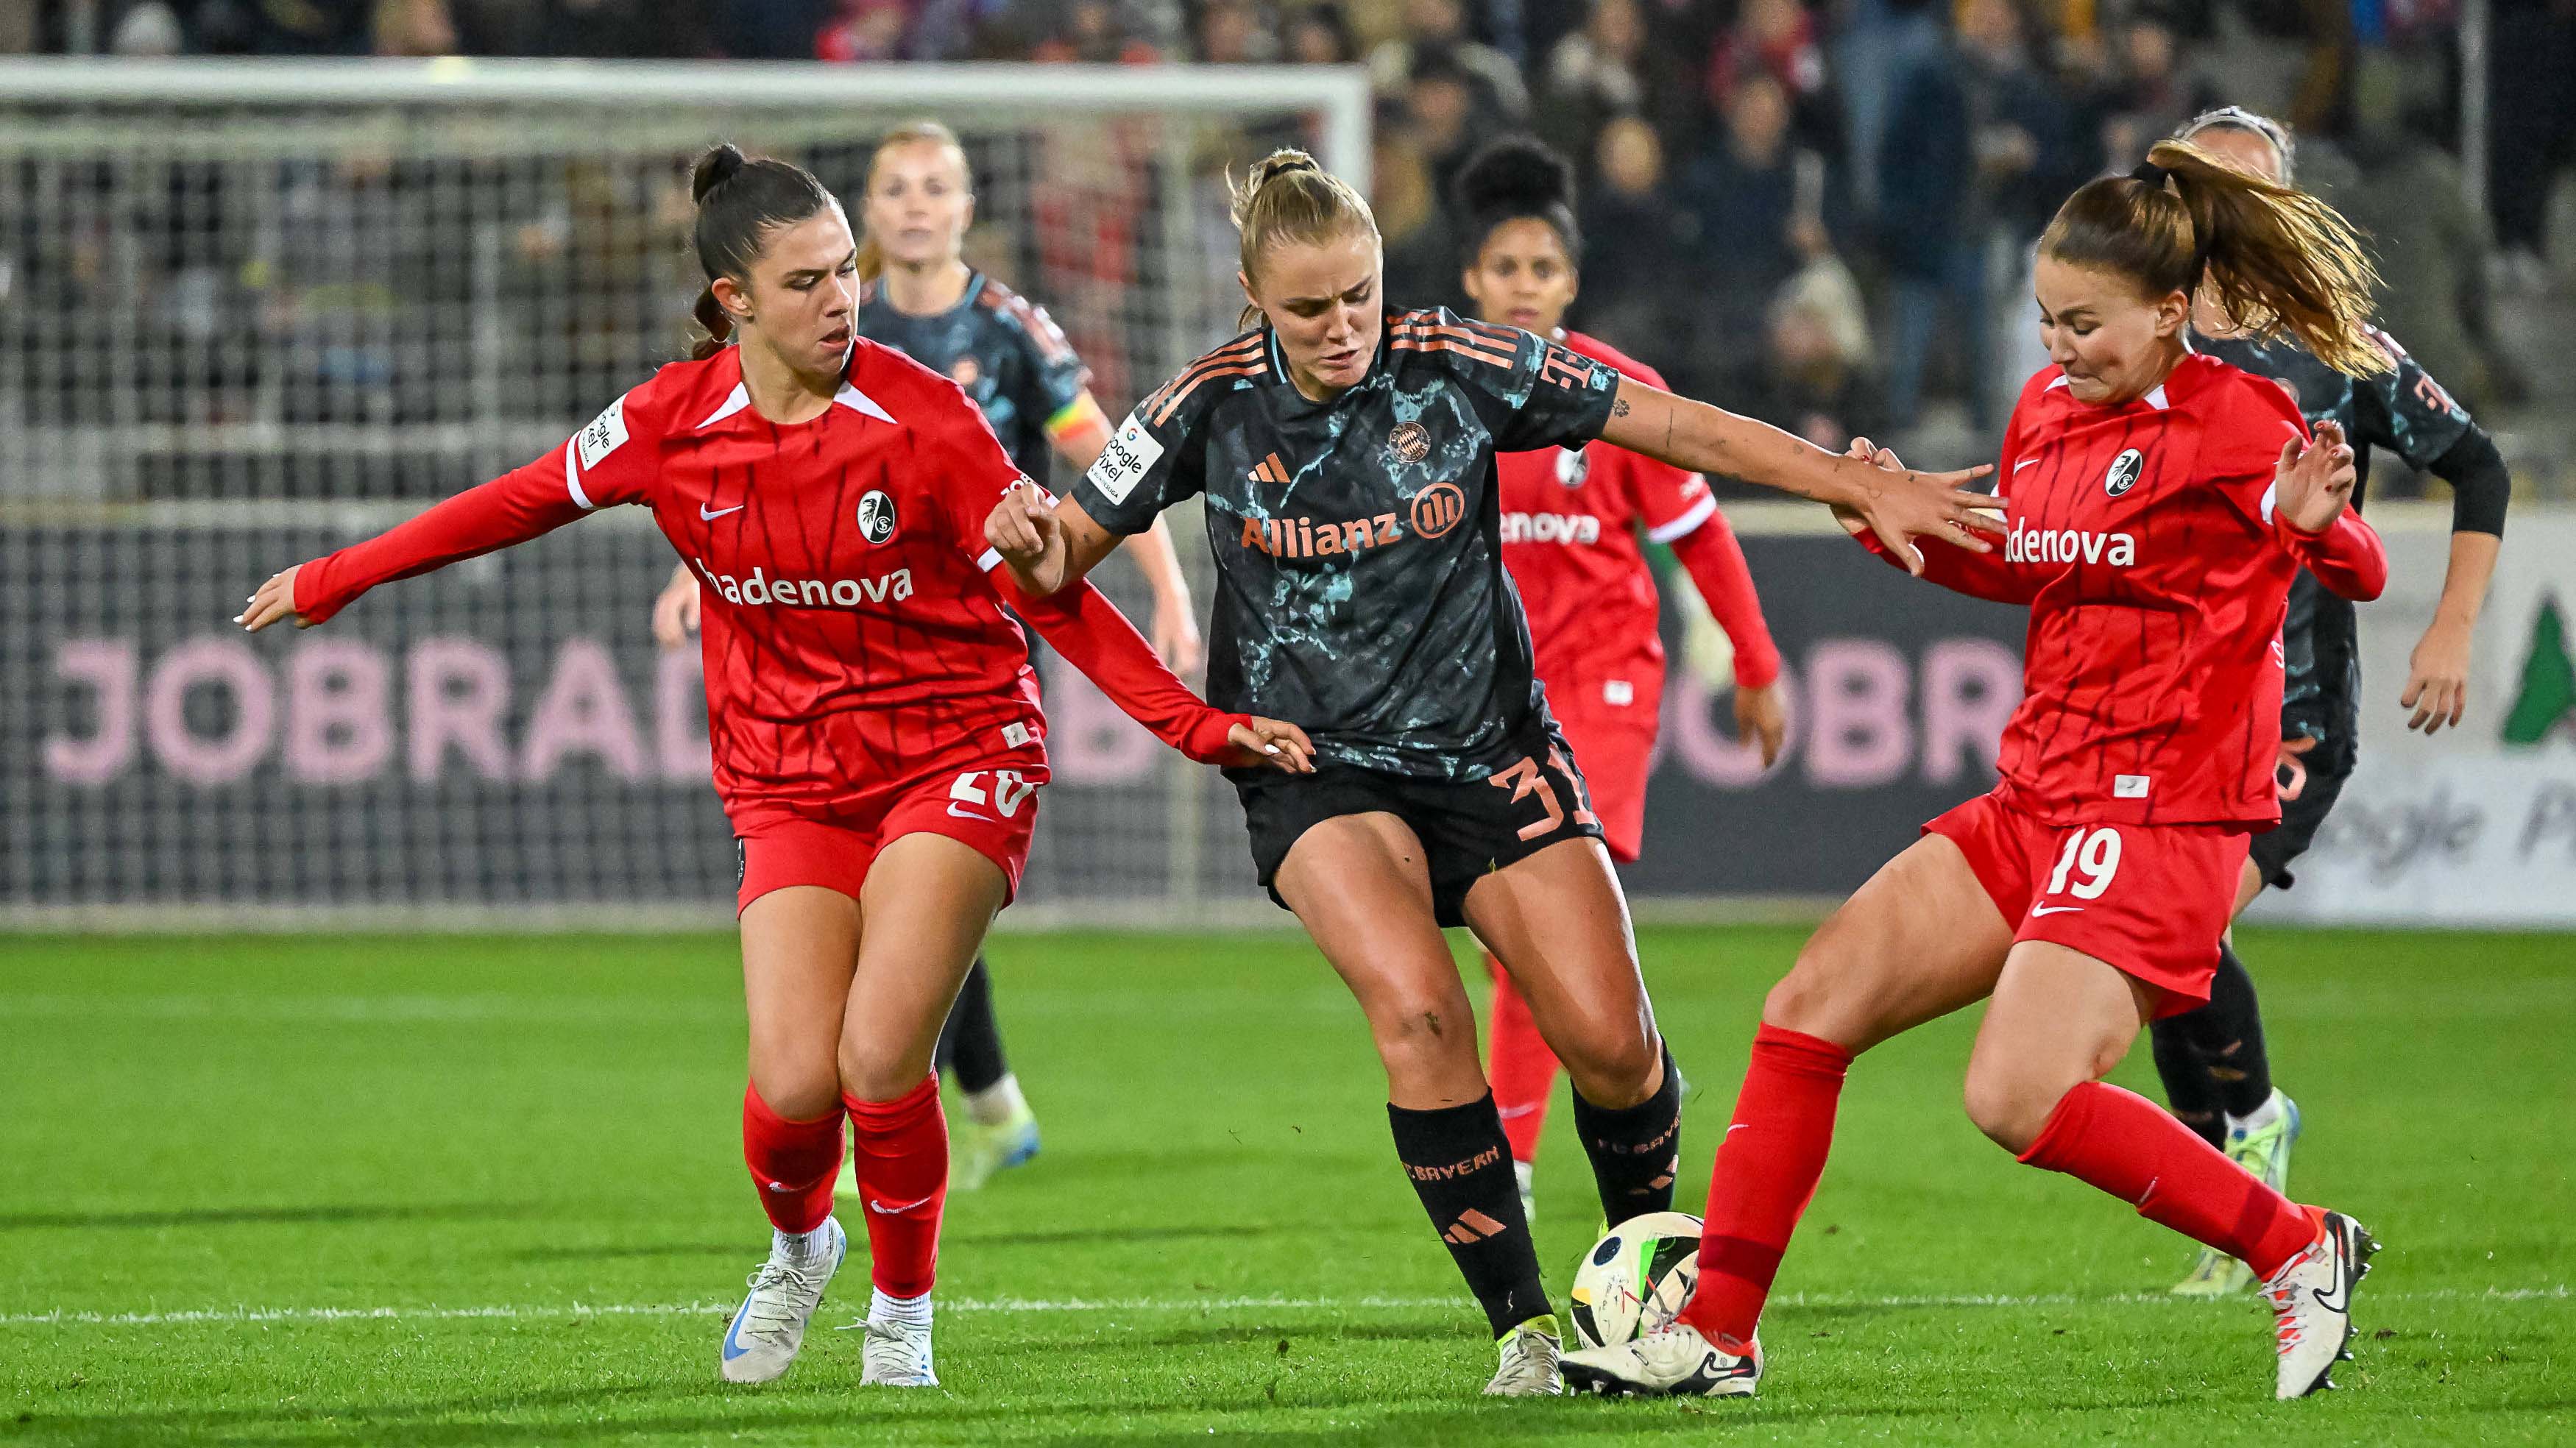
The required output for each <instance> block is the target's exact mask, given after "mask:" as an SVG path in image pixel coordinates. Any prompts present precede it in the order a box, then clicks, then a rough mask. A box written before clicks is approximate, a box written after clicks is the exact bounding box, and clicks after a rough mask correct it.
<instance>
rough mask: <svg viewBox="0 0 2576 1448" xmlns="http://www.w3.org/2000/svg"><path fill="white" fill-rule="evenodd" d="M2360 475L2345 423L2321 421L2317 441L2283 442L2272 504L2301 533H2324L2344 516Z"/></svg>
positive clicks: (2275, 469)
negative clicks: (2346, 434)
mask: <svg viewBox="0 0 2576 1448" xmlns="http://www.w3.org/2000/svg"><path fill="white" fill-rule="evenodd" d="M2360 476H2361V473H2360V469H2359V468H2358V467H2357V466H2356V465H2355V464H2354V460H2353V453H2352V444H2350V443H2348V442H2346V441H2344V436H2343V424H2341V423H2337V422H2321V423H2318V424H2317V437H2316V441H2314V442H2312V443H2308V444H2305V445H2302V444H2301V443H2300V441H2299V440H2298V439H2297V438H2295V437H2294V438H2292V439H2290V440H2289V441H2288V442H2286V443H2283V444H2282V445H2281V461H2280V463H2279V464H2278V465H2277V466H2276V467H2274V468H2273V470H2272V487H2273V494H2272V506H2273V507H2274V508H2275V509H2277V510H2279V513H2280V516H2281V520H2282V521H2283V522H2285V523H2288V524H2289V525H2290V526H2291V527H2293V528H2296V529H2298V530H2299V531H2300V532H2302V533H2322V532H2324V531H2325V529H2326V525H2327V524H2329V523H2332V522H2333V521H2334V520H2335V519H2336V518H2338V517H2340V516H2342V514H2343V510H2344V505H2345V504H2346V503H2349V502H2351V501H2352V488H2353V483H2354V481H2355V480H2356V479H2358V478H2359V477H2360Z"/></svg>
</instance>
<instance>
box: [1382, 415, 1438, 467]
mask: <svg viewBox="0 0 2576 1448" xmlns="http://www.w3.org/2000/svg"><path fill="white" fill-rule="evenodd" d="M1386 455H1387V456H1388V457H1391V458H1393V459H1395V460H1396V461H1397V462H1398V463H1418V462H1420V461H1422V460H1423V459H1424V458H1427V457H1429V456H1431V429H1429V428H1427V427H1424V426H1423V425H1422V424H1421V423H1418V422H1399V423H1397V424H1396V425H1395V430H1394V431H1392V432H1389V433H1388V434H1387V435H1386Z"/></svg>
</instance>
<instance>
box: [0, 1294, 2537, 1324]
mask: <svg viewBox="0 0 2576 1448" xmlns="http://www.w3.org/2000/svg"><path fill="white" fill-rule="evenodd" d="M2570 1295H2571V1291H2570V1289H2569V1288H2568V1286H2567V1285H2566V1284H2563V1283H2562V1284H2560V1285H2558V1286H2555V1287H2517V1288H2493V1287H2490V1288H2487V1289H2485V1290H2484V1291H2463V1290H2461V1289H2459V1288H2456V1287H2442V1288H2434V1289H2431V1290H2429V1291H2424V1292H2375V1293H2372V1294H2371V1300H2372V1301H2374V1302H2445V1301H2455V1300H2467V1301H2478V1302H2530V1301H2540V1300H2546V1301H2556V1302H2563V1301H2566V1300H2567V1299H2568V1298H2569V1297H2570ZM2190 1300H2192V1299H2186V1298H2180V1297H2176V1296H2174V1295H2173V1294H2171V1293H2168V1292H2133V1293H2111V1294H2106V1295H2102V1296H2095V1297H2080V1296H2077V1295H2075V1294H2073V1293H2037V1294H2031V1295H2026V1296H2012V1295H2007V1294H2000V1293H1993V1294H1989V1293H1970V1294H1960V1295H1949V1296H1917V1297H1907V1296H1887V1297H1857V1296H1852V1297H1836V1296H1828V1295H1810V1294H1806V1293H1797V1294H1791V1295H1785V1296H1781V1297H1775V1298H1773V1299H1772V1305H1774V1306H1777V1307H1785V1308H1792V1309H1795V1308H1807V1307H1815V1308H1854V1307H1859V1308H1886V1309H1902V1308H1939V1307H2020V1308H2038V1307H2101V1306H2129V1305H2137V1304H2146V1303H2164V1304H2178V1303H2183V1302H2186V1301H2190ZM1467 1305H1468V1302H1467V1299H1466V1298H1463V1297H1201V1298H1168V1297H1067V1298H1032V1297H991V1298H975V1297H967V1298H959V1299H957V1300H955V1301H948V1302H942V1303H940V1304H939V1306H940V1310H941V1311H944V1312H996V1313H1007V1314H1021V1313H1031V1314H1035V1313H1059V1312H1271V1311H1277V1312H1355V1311H1356V1312H1386V1311H1410V1310H1416V1309H1425V1308H1463V1307H1465V1306H1467ZM732 1310H733V1304H731V1303H724V1302H602V1303H578V1302H576V1303H563V1304H558V1305H537V1306H509V1305H506V1304H503V1305H496V1306H489V1307H219V1308H201V1309H196V1310H190V1311H177V1312H74V1311H69V1310H66V1309H56V1310H55V1311H52V1312H19V1313H10V1314H7V1315H5V1316H0V1327H152V1326H169V1325H184V1324H192V1323H236V1322H325V1323H327V1322H456V1321H469V1320H480V1319H498V1320H502V1321H540V1322H542V1321H567V1320H570V1319H573V1318H582V1317H695V1316H715V1315H720V1314H723V1313H727V1312H730V1311H732Z"/></svg>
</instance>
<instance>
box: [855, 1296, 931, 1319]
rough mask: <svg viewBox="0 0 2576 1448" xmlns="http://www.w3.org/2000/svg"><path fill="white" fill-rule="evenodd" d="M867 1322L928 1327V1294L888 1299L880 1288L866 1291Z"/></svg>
mask: <svg viewBox="0 0 2576 1448" xmlns="http://www.w3.org/2000/svg"><path fill="white" fill-rule="evenodd" d="M868 1321H870V1322H884V1323H900V1324H902V1325H904V1326H906V1327H928V1326H930V1294H929V1293H927V1292H925V1293H923V1294H921V1295H920V1296H919V1297H888V1296H887V1295H886V1292H885V1289H884V1288H882V1287H872V1288H869V1289H868Z"/></svg>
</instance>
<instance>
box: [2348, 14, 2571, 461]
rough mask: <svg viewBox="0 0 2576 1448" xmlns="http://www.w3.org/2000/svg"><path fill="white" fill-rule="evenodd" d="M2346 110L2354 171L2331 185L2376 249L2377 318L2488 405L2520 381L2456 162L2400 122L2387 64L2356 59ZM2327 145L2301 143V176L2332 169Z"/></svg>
mask: <svg viewBox="0 0 2576 1448" xmlns="http://www.w3.org/2000/svg"><path fill="white" fill-rule="evenodd" d="M2352 110H2353V127H2352V135H2351V137H2350V139H2349V140H2348V141H2347V142H2346V143H2345V146H2344V149H2345V150H2346V152H2347V153H2348V154H2349V155H2350V156H2351V159H2352V164H2353V166H2354V167H2355V168H2357V174H2356V175H2354V176H2353V177H2352V179H2350V180H2349V181H2346V182H2343V183H2342V184H2339V185H2333V186H2332V189H2331V193H2330V194H2331V198H2332V200H2333V201H2334V203H2335V204H2336V205H2337V206H2338V207H2341V208H2342V209H2343V212H2344V214H2345V215H2347V216H2349V217H2351V218H2352V220H2353V222H2354V224H2355V225H2357V226H2359V227H2360V228H2361V229H2362V233H2363V234H2364V235H2366V236H2368V237H2369V238H2370V241H2371V249H2372V250H2373V251H2374V252H2375V253H2377V255H2378V259H2379V274H2380V285H2379V292H2378V297H2377V300H2378V304H2379V322H2380V324H2381V325H2382V326H2384V327H2386V328H2387V329H2388V331H2389V334H2390V335H2392V336H2394V337H2396V338H2397V340H2398V341H2399V342H2400V343H2401V344H2403V345H2404V346H2405V347H2406V349H2407V350H2408V351H2410V352H2412V353H2414V354H2415V360H2417V361H2418V362H2421V363H2423V364H2424V370H2425V371H2427V372H2429V373H2431V374H2432V375H2433V376H2435V377H2437V378H2439V379H2441V382H2442V385H2444V386H2445V387H2448V388H2450V389H2451V390H2452V391H2453V392H2454V393H2456V394H2458V396H2459V399H2460V401H2461V402H2463V403H2465V404H2467V405H2468V408H2469V410H2470V411H2472V412H2481V411H2488V410H2491V409H2492V408H2493V406H2494V404H2495V403H2496V402H2498V401H2499V400H2503V399H2504V398H2506V397H2510V396H2511V395H2512V394H2514V393H2516V392H2518V391H2519V390H2520V389H2519V386H2518V382H2519V378H2518V376H2517V372H2516V369H2515V368H2514V367H2513V365H2512V364H2511V362H2510V361H2509V359H2508V357H2507V354H2506V353H2505V352H2504V350H2503V348H2502V347H2501V346H2500V344H2499V343H2498V341H2497V339H2496V336H2495V331H2494V327H2493V325H2492V319H2491V316H2490V309H2489V305H2488V294H2487V286H2488V266H2487V264H2488V260H2489V257H2490V255H2491V253H2492V250H2493V246H2492V243H2491V241H2490V239H2489V236H2488V232H2487V218H2486V217H2485V216H2483V215H2480V214H2479V213H2478V212H2477V211H2476V210H2475V209H2473V208H2472V207H2470V206H2469V204H2468V202H2467V200H2466V198H2465V197H2463V196H2462V195H2461V192H2460V165H2459V162H2457V161H2455V160H2453V159H2452V158H2451V156H2450V155H2449V154H2448V153H2446V152H2444V151H2443V150H2441V148H2439V147H2437V146H2435V145H2433V144H2432V143H2431V142H2429V141H2427V140H2425V139H2424V138H2423V136H2422V135H2421V134H2419V133H2418V132H2416V131H2415V130H2413V129H2412V128H2410V127H2408V126H2407V125H2406V124H2405V122H2404V118H2403V115H2402V105H2401V100H2400V95H2399V86H2398V83H2397V77H2396V74H2395V70H2394V67H2393V66H2392V65H2391V64H2389V63H2387V62H2386V61H2384V60H2373V59H2370V58H2365V59H2364V60H2363V61H2362V62H2361V64H2360V65H2359V66H2358V67H2357V68H2356V70H2355V72H2354V77H2353V98H2352ZM2329 155H2330V153H2328V152H2327V151H2326V150H2325V148H2323V147H2313V148H2311V147H2302V148H2301V151H2300V157H2299V159H2300V173H2299V176H2298V178H2297V179H2298V181H2299V183H2300V184H2301V185H2302V186H2306V187H2309V188H2310V189H2319V187H2318V185H2317V183H2318V182H2319V181H2320V180H2323V179H2327V178H2329V177H2331V175H2332V172H2331V171H2329V170H2328V169H2327V166H2328V161H2327V158H2328V156H2329ZM2497 179H2498V183H2499V185H2502V186H2512V185H2514V184H2516V183H2515V181H2514V180H2513V179H2512V178H2507V177H2503V176H2499V177H2498V178H2497Z"/></svg>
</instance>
